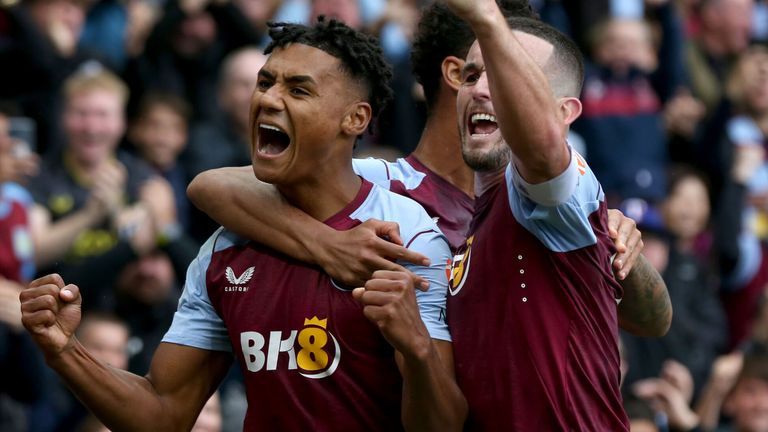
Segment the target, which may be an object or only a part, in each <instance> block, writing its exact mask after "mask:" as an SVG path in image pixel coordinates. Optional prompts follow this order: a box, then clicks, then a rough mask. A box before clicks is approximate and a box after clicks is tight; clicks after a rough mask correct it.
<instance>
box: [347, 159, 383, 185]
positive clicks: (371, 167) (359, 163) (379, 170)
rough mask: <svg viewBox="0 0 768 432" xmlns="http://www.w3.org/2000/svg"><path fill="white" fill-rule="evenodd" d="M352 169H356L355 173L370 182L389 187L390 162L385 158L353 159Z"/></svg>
mask: <svg viewBox="0 0 768 432" xmlns="http://www.w3.org/2000/svg"><path fill="white" fill-rule="evenodd" d="M352 169H354V170H355V174H357V175H359V176H360V177H362V178H364V179H366V180H368V181H369V182H371V183H373V184H375V185H378V186H381V187H383V188H384V189H389V181H390V179H391V176H390V172H389V165H388V162H387V161H385V160H384V159H374V158H367V159H352Z"/></svg>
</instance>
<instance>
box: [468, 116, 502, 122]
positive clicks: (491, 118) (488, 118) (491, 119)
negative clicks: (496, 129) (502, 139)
mask: <svg viewBox="0 0 768 432" xmlns="http://www.w3.org/2000/svg"><path fill="white" fill-rule="evenodd" d="M470 120H471V121H472V124H477V122H479V121H483V120H484V121H489V122H494V123H496V116H495V115H493V114H472V117H471V118H470Z"/></svg>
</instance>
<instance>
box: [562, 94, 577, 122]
mask: <svg viewBox="0 0 768 432" xmlns="http://www.w3.org/2000/svg"><path fill="white" fill-rule="evenodd" d="M581 109H582V106H581V101H580V100H579V99H578V98H575V97H566V98H562V99H560V115H561V116H562V118H563V122H565V125H566V126H570V125H571V123H573V122H574V121H576V119H577V118H579V116H580V115H581Z"/></svg>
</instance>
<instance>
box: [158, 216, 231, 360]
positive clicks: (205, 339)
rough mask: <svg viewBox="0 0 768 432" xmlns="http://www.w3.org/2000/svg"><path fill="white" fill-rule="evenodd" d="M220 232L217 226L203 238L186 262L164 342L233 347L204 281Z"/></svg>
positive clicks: (206, 347) (216, 348) (208, 347)
mask: <svg viewBox="0 0 768 432" xmlns="http://www.w3.org/2000/svg"><path fill="white" fill-rule="evenodd" d="M221 232H222V229H221V228H220V229H219V230H217V231H216V232H215V233H214V234H213V235H212V236H211V238H209V239H208V241H207V242H205V244H204V245H203V247H201V248H200V252H199V253H198V255H197V257H196V258H195V259H194V260H193V261H192V263H191V264H190V265H189V268H188V269H187V279H186V282H185V284H184V292H183V293H182V294H181V298H180V299H179V307H178V309H177V310H176V313H175V314H174V315H173V323H171V328H170V329H168V332H167V333H166V334H165V336H164V337H163V342H169V343H175V344H179V345H186V346H191V347H194V348H200V349H204V350H209V351H226V352H231V351H232V346H231V344H230V341H229V335H228V333H227V327H226V325H225V324H224V321H222V320H221V318H220V317H219V315H218V314H217V313H216V310H215V309H214V308H213V305H212V304H211V300H210V298H208V289H207V287H206V282H205V281H206V279H205V273H206V271H207V269H208V266H209V265H210V264H211V255H212V254H213V247H214V244H215V240H216V238H217V237H218V236H219V234H220V233H221Z"/></svg>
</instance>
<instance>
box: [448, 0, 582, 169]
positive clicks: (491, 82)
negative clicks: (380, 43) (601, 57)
mask: <svg viewBox="0 0 768 432" xmlns="http://www.w3.org/2000/svg"><path fill="white" fill-rule="evenodd" d="M445 2H446V3H447V4H448V5H449V6H450V7H451V8H452V9H453V10H454V11H455V12H456V14H457V15H459V16H460V17H462V18H463V19H465V20H466V21H467V22H468V23H469V24H470V25H471V26H472V29H473V30H474V32H475V35H476V37H477V42H478V44H479V47H480V50H481V51H482V53H483V56H482V60H481V59H480V58H479V56H473V51H472V50H471V51H470V54H469V56H468V58H467V64H466V65H465V76H466V75H467V74H469V75H472V74H475V75H476V76H477V81H476V83H474V84H473V85H476V86H478V87H483V86H485V85H486V83H485V82H484V80H485V79H487V86H488V88H489V90H490V97H491V98H492V99H493V109H494V111H495V114H496V117H497V123H498V126H499V128H500V130H501V134H502V136H503V137H504V140H505V141H506V143H507V144H508V145H509V147H510V148H511V149H512V153H513V160H514V162H515V166H516V167H517V169H518V171H519V172H520V174H521V175H522V177H523V178H524V179H525V180H526V181H527V182H529V183H541V182H544V181H547V180H550V179H552V178H555V177H557V176H558V175H560V174H561V173H562V172H563V171H565V169H566V168H567V167H568V164H569V162H570V159H571V156H570V151H569V149H568V146H567V144H566V133H567V125H568V124H570V122H572V121H573V120H575V118H576V117H577V116H578V115H579V114H580V113H581V104H580V102H579V101H578V99H576V98H575V97H566V96H575V95H571V94H569V93H571V92H570V91H569V90H570V89H569V88H567V87H568V86H567V85H565V84H564V81H563V80H560V79H559V78H556V77H555V76H556V75H557V74H558V69H560V68H558V67H556V66H554V64H553V60H552V59H551V57H552V53H553V48H552V45H551V44H550V43H548V42H545V41H544V40H542V39H539V38H536V37H533V36H531V35H529V34H523V33H520V32H513V31H512V30H510V28H509V25H508V24H507V22H506V20H505V18H504V16H503V15H502V14H501V12H500V11H499V8H498V6H497V5H496V2H495V1H493V0H478V1H474V0H472V1H470V0H445ZM521 42H522V43H521ZM524 45H525V47H524ZM473 49H474V48H473ZM481 63H482V64H481ZM542 67H545V68H546V71H547V72H548V73H547V74H545V69H543V68H542ZM483 72H485V73H483ZM548 75H551V76H550V77H548ZM561 81H563V82H561ZM465 82H466V80H465ZM479 108H482V106H479Z"/></svg>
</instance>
